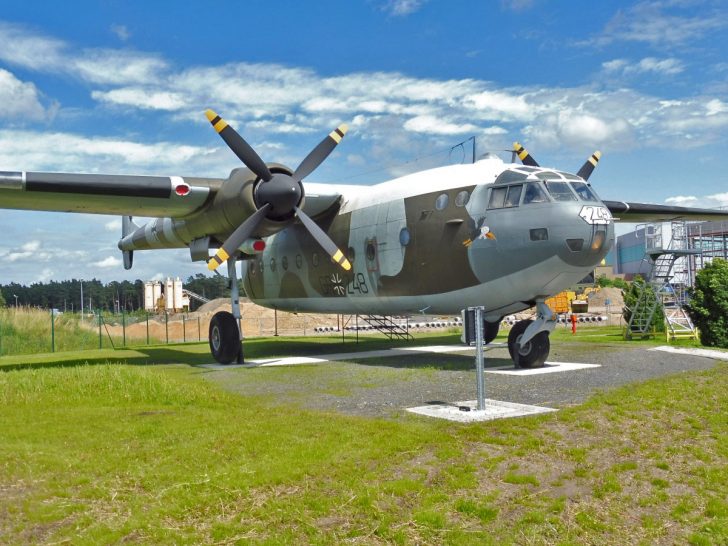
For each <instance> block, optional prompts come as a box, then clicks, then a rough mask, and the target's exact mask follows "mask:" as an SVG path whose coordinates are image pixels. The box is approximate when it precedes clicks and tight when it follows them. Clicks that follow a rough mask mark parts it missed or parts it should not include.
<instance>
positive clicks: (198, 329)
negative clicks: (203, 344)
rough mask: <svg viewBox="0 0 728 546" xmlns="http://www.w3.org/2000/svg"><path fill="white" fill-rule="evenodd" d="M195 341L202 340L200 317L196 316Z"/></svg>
mask: <svg viewBox="0 0 728 546" xmlns="http://www.w3.org/2000/svg"><path fill="white" fill-rule="evenodd" d="M197 341H202V330H201V328H200V317H199V316H198V317H197Z"/></svg>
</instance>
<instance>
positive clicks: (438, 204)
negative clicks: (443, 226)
mask: <svg viewBox="0 0 728 546" xmlns="http://www.w3.org/2000/svg"><path fill="white" fill-rule="evenodd" d="M449 202H450V198H449V197H448V195H447V194H446V193H441V194H440V195H438V196H437V199H436V200H435V208H436V209H437V210H443V209H444V208H445V207H447V204H448V203H449Z"/></svg>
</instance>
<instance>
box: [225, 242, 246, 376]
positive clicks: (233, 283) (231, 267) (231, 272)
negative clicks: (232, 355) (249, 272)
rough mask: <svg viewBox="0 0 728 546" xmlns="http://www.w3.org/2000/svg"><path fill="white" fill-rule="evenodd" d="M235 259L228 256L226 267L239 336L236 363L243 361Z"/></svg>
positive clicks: (238, 289) (231, 303)
mask: <svg viewBox="0 0 728 546" xmlns="http://www.w3.org/2000/svg"><path fill="white" fill-rule="evenodd" d="M236 264H237V260H236V259H235V257H234V256H233V257H230V258H228V261H227V269H228V278H229V279H230V305H231V307H232V312H233V316H234V317H235V322H236V323H237V325H238V337H239V338H240V347H239V349H238V359H237V361H238V364H242V363H243V348H242V343H243V329H242V328H241V327H240V321H241V320H242V315H241V314H240V288H239V287H238V269H237V267H236Z"/></svg>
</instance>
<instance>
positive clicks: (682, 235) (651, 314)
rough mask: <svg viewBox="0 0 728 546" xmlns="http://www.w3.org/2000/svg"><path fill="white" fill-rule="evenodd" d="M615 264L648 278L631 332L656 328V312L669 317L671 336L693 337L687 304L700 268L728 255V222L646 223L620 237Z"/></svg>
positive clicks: (628, 273)
mask: <svg viewBox="0 0 728 546" xmlns="http://www.w3.org/2000/svg"><path fill="white" fill-rule="evenodd" d="M616 258H617V259H616V261H615V269H616V272H617V273H622V274H624V276H625V278H627V279H633V278H634V277H635V276H637V275H640V276H641V277H643V278H644V279H645V280H646V283H645V284H644V285H643V288H642V289H641V291H640V293H639V297H638V301H637V302H636V304H635V305H634V308H633V309H631V316H630V320H629V324H628V326H627V329H626V331H625V334H626V335H627V336H632V335H649V334H650V333H651V332H654V327H655V320H656V317H657V316H659V314H658V313H656V310H657V309H658V308H661V309H662V311H663V314H664V316H665V326H666V334H667V339H668V340H670V339H676V338H679V337H693V338H696V339H697V331H696V330H695V328H694V326H693V324H692V322H691V321H690V318H689V317H688V314H687V312H686V311H685V304H686V302H687V299H688V291H687V288H688V287H690V286H692V285H693V284H694V281H695V276H696V274H697V272H698V271H699V270H700V269H702V268H703V267H704V266H705V264H707V263H709V262H710V261H711V260H713V259H715V258H723V259H728V222H725V221H720V222H690V223H688V222H685V221H672V222H664V223H655V224H645V225H643V226H641V227H640V228H638V229H637V230H635V231H634V232H631V233H627V234H625V235H622V236H620V237H619V238H618V239H617V245H616Z"/></svg>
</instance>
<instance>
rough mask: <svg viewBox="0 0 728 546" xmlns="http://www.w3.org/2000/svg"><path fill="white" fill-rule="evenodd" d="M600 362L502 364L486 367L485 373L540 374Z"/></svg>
mask: <svg viewBox="0 0 728 546" xmlns="http://www.w3.org/2000/svg"><path fill="white" fill-rule="evenodd" d="M600 366H601V364H583V363H580V362H548V361H547V362H546V363H545V364H544V366H543V367H541V368H514V367H513V366H502V367H500V368H490V369H488V368H486V369H485V370H484V371H485V373H495V374H502V375H541V374H545V373H558V372H573V371H575V370H585V369H587V368H599V367H600Z"/></svg>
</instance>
